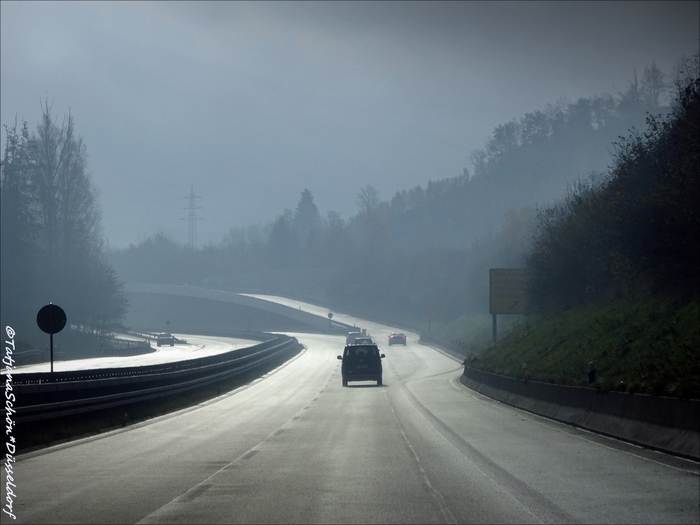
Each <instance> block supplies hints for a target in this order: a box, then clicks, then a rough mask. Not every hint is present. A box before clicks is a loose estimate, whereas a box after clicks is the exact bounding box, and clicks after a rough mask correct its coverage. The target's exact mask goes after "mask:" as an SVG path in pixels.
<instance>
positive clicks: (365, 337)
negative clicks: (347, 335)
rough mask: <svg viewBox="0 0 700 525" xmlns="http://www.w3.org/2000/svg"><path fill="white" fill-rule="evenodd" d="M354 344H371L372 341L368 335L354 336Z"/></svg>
mask: <svg viewBox="0 0 700 525" xmlns="http://www.w3.org/2000/svg"><path fill="white" fill-rule="evenodd" d="M352 344H354V345H373V344H374V341H372V338H371V337H370V336H368V335H363V336H360V337H356V338H355V340H354V341H353V342H352Z"/></svg>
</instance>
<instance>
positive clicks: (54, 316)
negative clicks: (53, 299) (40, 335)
mask: <svg viewBox="0 0 700 525" xmlns="http://www.w3.org/2000/svg"><path fill="white" fill-rule="evenodd" d="M36 324H37V325H39V328H40V329H41V331H42V332H44V333H47V334H49V341H50V345H51V373H52V374H53V334H57V333H58V332H60V331H61V330H63V327H64V326H66V312H64V311H63V308H61V307H60V306H56V305H55V304H53V303H49V304H47V305H46V306H44V307H42V308H41V310H39V313H37V314H36Z"/></svg>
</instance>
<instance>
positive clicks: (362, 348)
mask: <svg viewBox="0 0 700 525" xmlns="http://www.w3.org/2000/svg"><path fill="white" fill-rule="evenodd" d="M384 357H386V356H385V355H384V354H380V353H379V348H378V347H377V345H347V346H346V347H345V350H344V351H343V355H339V356H338V359H340V360H341V361H342V362H343V364H342V366H341V373H342V375H343V386H348V382H349V381H376V382H377V386H381V385H382V359H383V358H384Z"/></svg>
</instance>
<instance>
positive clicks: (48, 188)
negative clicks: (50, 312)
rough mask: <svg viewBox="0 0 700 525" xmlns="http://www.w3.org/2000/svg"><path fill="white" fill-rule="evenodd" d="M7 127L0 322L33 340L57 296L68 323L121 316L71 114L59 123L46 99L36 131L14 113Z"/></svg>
mask: <svg viewBox="0 0 700 525" xmlns="http://www.w3.org/2000/svg"><path fill="white" fill-rule="evenodd" d="M5 128H6V131H7V143H6V147H5V154H4V158H3V159H2V179H1V187H0V188H1V190H0V195H1V199H2V201H1V208H0V210H1V213H2V215H1V220H2V235H1V236H0V241H1V247H0V248H1V249H2V252H1V253H2V266H1V271H2V294H1V296H0V297H1V302H2V304H1V308H2V310H1V312H2V321H3V325H10V326H12V327H13V328H14V329H15V330H16V332H17V333H18V334H20V335H21V336H22V338H23V340H24V338H29V339H31V337H30V335H29V334H33V333H36V332H37V331H38V330H37V327H36V315H37V312H38V311H39V309H40V308H41V307H42V306H44V305H46V304H48V303H49V302H53V303H54V304H57V305H59V306H61V307H62V308H63V309H64V310H65V311H66V312H67V315H68V322H69V324H71V325H76V326H78V327H80V328H81V330H84V331H85V332H91V333H100V332H103V331H105V330H107V329H108V328H109V327H110V326H111V324H112V323H114V322H115V321H118V320H119V319H121V318H122V317H123V316H124V314H125V312H126V308H127V301H126V298H125V296H124V294H123V293H122V283H121V281H120V280H119V278H118V276H117V274H116V272H115V270H114V268H113V267H112V266H111V264H109V262H108V261H107V259H106V256H105V251H104V249H103V241H102V239H103V237H102V233H101V223H100V210H99V205H98V202H97V196H96V190H95V188H94V186H93V184H92V181H91V178H90V176H89V174H88V171H87V155H86V151H85V144H84V143H83V141H82V139H81V138H80V137H78V136H77V134H76V130H75V122H74V119H73V116H72V115H71V114H70V113H69V114H68V116H67V117H66V118H65V119H64V121H63V122H62V124H61V125H58V123H57V120H56V119H55V118H54V117H53V116H52V115H51V108H50V107H49V105H48V103H45V105H44V106H43V107H42V115H41V119H40V121H39V123H38V125H37V127H36V129H35V131H34V132H33V133H31V134H30V132H29V127H28V125H27V123H26V122H22V123H21V124H20V123H18V122H17V121H16V120H15V123H14V125H12V126H11V127H10V126H7V125H6V126H5Z"/></svg>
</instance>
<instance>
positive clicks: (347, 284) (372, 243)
mask: <svg viewBox="0 0 700 525" xmlns="http://www.w3.org/2000/svg"><path fill="white" fill-rule="evenodd" d="M686 66H687V64H686ZM691 69H692V68H691ZM688 71H689V70H688V69H687V67H686V69H685V70H684V69H683V66H682V65H679V72H678V73H677V74H676V75H675V76H676V78H678V79H681V78H686V81H685V82H686V84H687V78H689V77H688ZM683 74H685V77H683ZM667 79H668V76H667V75H665V74H663V73H662V72H661V71H660V70H659V69H658V68H657V67H656V66H655V65H654V64H652V65H651V66H649V67H647V68H645V70H644V72H643V74H642V75H641V78H638V77H637V75H636V74H635V76H634V78H633V80H632V81H631V82H629V85H628V86H627V88H626V89H625V90H624V91H621V92H618V93H616V94H614V95H609V94H605V95H599V96H593V97H589V98H581V99H579V100H577V101H576V102H569V101H566V100H560V101H558V102H557V103H555V104H551V105H549V106H547V107H546V108H545V109H544V110H542V111H535V112H532V113H527V114H525V115H524V116H522V117H521V118H519V119H514V120H513V121H511V122H508V123H506V124H503V125H500V126H498V127H496V128H495V129H494V131H493V134H492V135H491V136H490V137H489V139H488V140H487V141H486V144H485V146H484V147H483V148H482V149H478V150H476V151H473V152H471V154H470V155H469V160H470V162H471V164H470V166H469V167H468V168H465V169H464V172H463V173H462V174H461V175H459V176H457V177H451V178H449V177H448V178H441V179H440V178H437V179H436V180H431V181H430V182H429V183H428V184H427V186H426V187H422V186H416V187H415V188H412V189H408V190H400V191H397V192H396V193H395V195H393V197H391V198H390V199H387V200H382V198H381V196H380V195H379V194H378V192H377V190H376V189H375V188H374V187H373V186H371V185H368V186H365V187H364V188H359V189H358V193H357V196H356V204H357V214H356V215H355V216H353V217H350V218H349V219H348V220H344V219H342V218H341V217H340V215H339V214H338V213H336V212H333V211H329V212H327V213H326V214H325V215H321V213H320V212H319V209H318V207H317V205H316V203H315V202H314V199H313V194H312V192H311V191H310V190H309V189H305V190H304V191H303V192H302V193H301V195H300V197H299V199H298V201H297V202H296V205H295V207H293V208H290V209H286V210H284V211H283V212H282V213H281V214H280V215H279V216H278V217H277V218H276V219H275V220H274V221H272V222H270V223H269V224H266V225H250V226H247V227H245V228H232V229H231V231H230V232H229V234H228V235H227V236H226V237H225V238H224V239H223V240H222V241H221V242H220V243H218V244H210V245H208V246H205V247H202V248H197V249H193V247H188V246H186V245H183V244H180V243H178V242H176V241H174V240H173V239H171V238H169V237H167V236H166V235H164V234H162V233H157V234H155V235H153V236H151V237H149V238H147V239H144V240H142V241H140V242H139V243H138V244H134V245H131V246H129V248H126V249H123V250H116V251H113V252H112V253H111V254H110V258H111V259H110V260H111V261H112V262H113V264H114V265H115V267H116V268H117V269H118V271H119V273H120V275H121V276H122V277H123V278H124V279H126V280H129V281H143V282H162V283H189V284H203V285H207V286H215V287H218V288H227V289H232V290H243V291H259V292H267V293H280V294H288V295H294V296H297V297H300V298H306V299H311V300H316V301H322V302H325V303H327V304H332V305H334V307H335V308H339V309H346V310H349V311H354V312H356V313H365V314H367V315H371V316H375V317H376V318H379V319H384V320H387V321H392V320H394V321H395V322H403V323H405V324H407V325H413V326H424V325H425V324H426V323H430V322H432V321H438V322H449V321H452V320H454V319H457V318H459V317H462V316H465V315H471V314H485V313H487V312H488V269H489V268H494V267H523V266H524V265H525V264H526V263H527V264H528V265H529V266H530V267H532V268H533V269H534V270H535V271H536V275H538V279H539V280H537V281H536V282H538V283H540V287H539V288H538V290H537V293H538V294H539V295H538V296H537V299H538V300H536V301H534V304H536V305H540V306H543V305H545V304H554V303H555V302H556V301H559V304H571V302H570V301H569V302H567V301H564V300H563V299H562V298H558V299H556V301H555V299H554V296H553V295H552V293H554V294H556V292H557V290H561V291H563V290H566V289H567V288H566V286H564V284H562V286H561V287H560V286H559V285H557V286H555V285H554V284H553V283H552V285H551V288H552V290H553V291H550V292H546V291H545V289H544V288H543V286H544V284H543V283H547V282H548V280H547V277H546V276H547V275H558V274H557V273H556V272H555V271H553V270H552V268H550V267H548V266H547V265H552V266H556V265H558V264H562V265H564V260H561V261H557V259H556V257H554V256H552V257H549V255H551V253H554V252H557V251H558V250H567V249H568V250H569V251H568V252H567V254H568V256H569V260H568V261H567V262H566V264H568V265H569V266H561V267H560V268H559V270H558V271H559V273H560V274H565V275H566V276H568V277H567V278H569V279H571V280H572V281H579V280H578V277H577V275H578V273H577V272H578V271H579V269H578V267H577V266H576V264H575V261H577V260H578V259H579V258H581V259H583V258H584V255H585V254H582V253H579V254H578V255H577V250H576V243H577V242H579V241H577V240H574V239H575V237H574V236H573V233H574V230H575V228H573V227H571V228H570V229H569V230H566V231H564V230H561V224H564V223H567V221H569V222H568V223H567V224H569V223H571V224H578V220H579V217H580V216H579V215H576V214H573V215H572V214H569V215H567V213H568V212H566V211H562V210H564V209H569V208H571V207H572V204H571V203H572V202H574V201H578V200H581V199H584V200H585V197H584V195H588V193H587V192H589V191H591V192H592V191H594V188H595V189H596V190H595V191H598V188H601V187H603V186H605V187H610V188H612V187H615V188H616V189H615V190H614V191H617V192H623V193H624V194H625V195H627V200H626V201H625V202H635V201H636V200H637V199H646V197H644V196H643V195H645V194H644V192H645V191H647V190H646V189H648V188H650V187H654V188H656V187H655V186H653V185H652V186H650V184H651V183H649V182H648V180H647V179H649V178H650V177H651V178H652V179H653V177H654V173H655V172H654V168H649V169H648V170H647V171H648V172H649V173H650V174H651V175H646V176H643V175H641V174H640V175H639V177H641V178H640V179H639V180H637V175H635V173H636V167H635V166H634V163H633V162H632V160H631V159H636V158H637V157H636V152H637V151H638V150H639V148H640V147H641V146H639V144H641V143H643V144H647V143H650V141H651V142H653V139H652V138H650V137H651V136H648V134H649V133H651V134H652V135H653V136H656V135H654V134H655V133H656V134H657V135H658V133H661V132H662V131H661V130H662V129H663V130H667V128H668V126H671V122H672V121H674V120H673V119H678V118H679V109H678V107H679V104H681V102H679V100H680V99H679V98H678V95H679V92H680V91H682V89H681V88H680V87H679V86H680V84H679V82H681V83H682V81H681V80H676V81H675V84H674V82H669V81H668V80H667ZM674 89H675V91H674ZM669 92H670V94H671V98H672V99H673V100H672V104H669V103H668V102H666V100H667V93H669ZM673 97H675V98H673ZM647 118H648V119H649V124H650V126H651V127H650V128H648V130H647V131H641V132H640V131H634V130H640V129H647V128H646V121H647ZM669 119H670V120H669ZM655 129H656V130H657V131H654V130H655ZM630 133H631V135H630ZM663 133H666V131H663ZM621 137H629V138H626V139H621ZM640 137H641V138H640ZM644 137H647V138H644ZM640 140H641V143H640V142H639V141H640ZM645 141H646V142H645ZM642 149H643V148H642ZM652 149H653V148H652ZM611 165H612V166H613V167H611ZM623 166H624V168H623ZM645 169H646V168H645ZM622 172H624V173H629V175H628V176H627V179H626V180H628V183H627V184H626V185H618V186H615V184H613V182H612V181H613V180H617V179H619V177H618V175H619V174H620V173H622ZM645 177H646V178H645ZM669 184H670V183H669ZM691 186H692V184H691ZM632 188H634V191H633V192H631V189H632ZM643 188H646V189H643ZM678 188H681V186H679V187H678ZM678 188H676V190H674V191H676V193H674V192H673V191H671V192H670V193H668V195H667V196H666V197H665V198H668V199H675V198H676V197H678V191H677V190H678ZM684 188H685V187H684ZM657 189H658V188H657ZM685 189H687V188H685ZM691 189H692V188H691ZM610 191H613V190H610ZM690 196H691V197H689V198H690V200H691V201H692V198H697V191H696V192H695V193H692V192H691V193H690ZM562 198H563V200H561V199H562ZM679 202H680V201H679ZM694 202H697V201H694ZM691 204H692V202H688V201H684V202H683V204H682V205H683V206H688V205H691ZM607 206H608V207H609V208H610V209H611V210H617V211H615V213H618V214H619V215H618V216H616V218H615V219H614V220H613V219H610V220H613V221H617V222H618V223H619V224H626V221H630V220H632V221H634V220H638V218H637V219H635V217H633V215H634V213H633V212H632V211H631V208H629V207H628V208H624V210H625V211H623V208H622V207H617V205H616V201H614V200H613V199H611V200H609V202H608V203H607ZM574 207H575V206H574ZM587 213H589V215H590V218H591V219H595V217H596V214H597V212H593V211H592V210H587ZM639 213H642V212H639ZM680 214H681V215H682V214H683V212H680ZM679 221H680V222H682V220H681V219H678V221H676V222H675V223H674V224H673V225H669V226H668V228H669V229H673V228H675V227H676V226H678V225H679V224H680V222H679ZM557 228H560V230H557ZM579 228H580V229H582V230H585V231H587V232H588V235H589V237H588V239H589V240H590V239H598V241H596V242H599V243H601V245H602V244H605V243H606V242H609V241H610V239H611V238H612V237H610V236H608V237H606V238H605V239H606V240H605V241H603V237H599V236H598V232H599V231H600V228H599V227H596V228H593V227H591V226H590V225H586V226H584V225H583V222H581V224H579ZM555 231H558V232H559V233H558V235H561V236H562V239H565V240H567V241H568V244H566V246H565V245H563V244H562V245H561V246H560V243H559V241H555V240H554V238H555ZM610 231H612V230H610ZM661 232H662V229H659V230H658V233H661ZM627 233H630V232H626V231H625V232H623V231H619V232H617V233H615V234H612V233H610V235H612V236H613V237H614V236H618V237H624V236H625V235H626V234H627ZM651 233H652V232H651V230H650V231H646V232H645V235H646V234H649V235H651ZM581 242H583V240H581ZM591 242H592V241H591ZM640 242H641V241H640ZM533 243H534V244H533ZM611 246H612V245H606V247H605V248H601V249H603V250H608V252H609V254H608V255H609V257H608V258H609V260H608V261H607V262H605V263H601V265H603V266H605V265H606V264H607V265H608V267H615V268H617V266H615V264H618V263H619V264H623V265H624V264H627V265H629V264H630V261H631V260H633V258H634V255H633V253H634V252H631V251H630V252H629V253H628V252H625V254H624V255H621V254H618V252H619V250H620V249H621V248H617V247H616V248H612V247H611ZM533 247H534V248H533ZM650 249H652V250H658V246H655V247H654V248H650ZM593 253H594V252H591V254H590V255H591V256H593ZM620 253H621V252H620ZM548 257H549V258H548ZM650 260H651V259H650ZM611 265H612V266H611ZM589 266H590V264H589ZM620 268H622V266H620ZM615 271H618V270H615ZM619 271H622V270H619ZM616 275H617V274H616ZM591 279H595V277H591ZM580 282H583V281H580ZM587 286H589V287H590V283H589V284H587ZM601 286H602V285H601ZM547 293H549V294H550V295H549V296H547Z"/></svg>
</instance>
